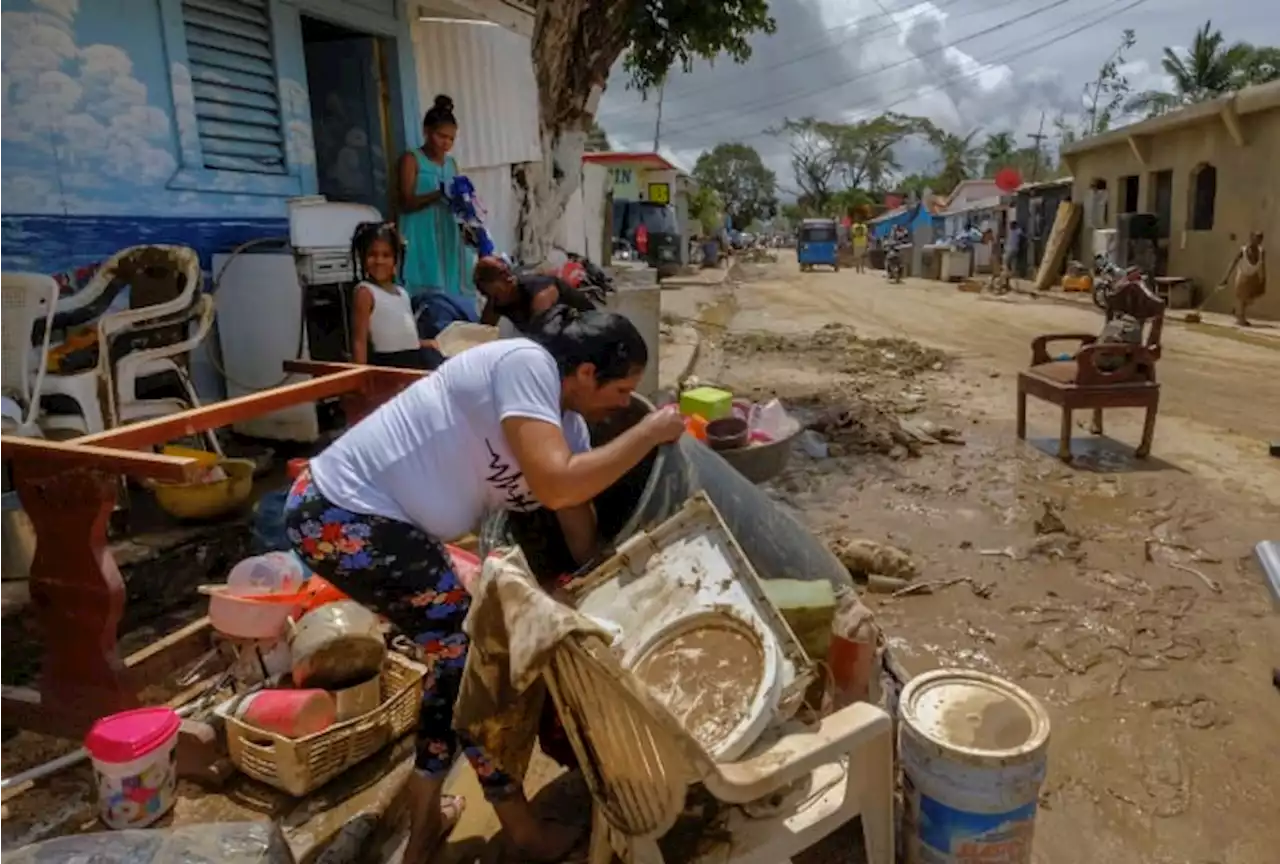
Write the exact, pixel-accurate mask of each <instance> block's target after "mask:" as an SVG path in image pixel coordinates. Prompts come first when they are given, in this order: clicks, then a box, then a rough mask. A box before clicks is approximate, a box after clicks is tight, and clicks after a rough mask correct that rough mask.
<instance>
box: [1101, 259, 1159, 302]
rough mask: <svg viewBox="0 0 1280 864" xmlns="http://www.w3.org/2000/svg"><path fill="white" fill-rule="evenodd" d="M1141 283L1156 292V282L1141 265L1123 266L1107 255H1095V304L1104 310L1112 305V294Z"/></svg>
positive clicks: (1151, 291)
mask: <svg viewBox="0 0 1280 864" xmlns="http://www.w3.org/2000/svg"><path fill="white" fill-rule="evenodd" d="M1135 282H1137V283H1141V284H1142V286H1143V287H1144V288H1145V289H1146V290H1147V291H1148V292H1149V293H1151V294H1154V293H1155V284H1154V283H1153V282H1152V280H1151V274H1149V273H1146V272H1144V271H1143V270H1142V268H1141V267H1128V268H1125V267H1121V266H1119V265H1117V264H1116V263H1114V262H1113V261H1112V260H1111V259H1110V258H1108V257H1107V256H1106V255H1101V254H1099V255H1095V256H1093V305H1094V306H1097V307H1098V308H1099V309H1101V310H1103V311H1104V312H1105V311H1106V310H1107V308H1108V307H1109V306H1110V305H1111V296H1112V295H1113V294H1115V293H1116V292H1117V291H1120V290H1121V289H1123V288H1125V287H1127V286H1129V285H1132V284H1134V283H1135Z"/></svg>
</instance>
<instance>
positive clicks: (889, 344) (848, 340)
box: [722, 324, 947, 378]
mask: <svg viewBox="0 0 1280 864" xmlns="http://www.w3.org/2000/svg"><path fill="white" fill-rule="evenodd" d="M722 347H723V349H724V351H725V353H727V354H739V355H744V356H750V355H752V354H759V353H788V354H802V355H806V358H805V359H807V360H809V361H811V362H815V361H816V362H819V363H821V365H822V366H823V367H824V368H827V369H829V370H830V371H831V372H847V373H852V374H858V373H872V374H877V375H886V374H888V375H896V376H898V377H900V378H910V377H912V376H914V375H917V374H919V373H921V372H926V371H934V372H938V371H942V370H943V369H945V368H946V364H947V355H946V354H944V353H943V352H942V351H939V350H937V349H935V348H926V347H925V346H923V345H921V344H920V343H918V342H912V341H910V340H909V339H898V338H879V339H864V338H862V337H860V336H858V335H857V333H855V332H854V329H853V328H852V327H849V326H847V325H845V324H828V325H826V326H825V327H823V328H821V329H819V330H815V331H812V332H809V333H765V332H730V333H726V334H725V337H724V343H723V346H722Z"/></svg>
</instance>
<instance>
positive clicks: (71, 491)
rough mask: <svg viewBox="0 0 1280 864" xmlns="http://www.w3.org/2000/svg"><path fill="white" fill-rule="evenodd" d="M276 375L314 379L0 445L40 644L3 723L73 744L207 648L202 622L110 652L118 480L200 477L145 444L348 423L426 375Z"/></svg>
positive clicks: (332, 368)
mask: <svg viewBox="0 0 1280 864" xmlns="http://www.w3.org/2000/svg"><path fill="white" fill-rule="evenodd" d="M285 368H286V371H289V372H299V373H303V374H309V375H313V376H317V377H314V378H312V380H309V381H301V382H297V383H294V384H287V385H285V386H282V387H276V388H273V389H270V390H263V391H261V392H259V393H252V394H249V395H247V396H241V397H239V398H236V399H229V400H227V401H224V402H218V403H214V404H212V405H205V406H203V407H200V408H194V409H192V410H189V411H184V412H182V413H179V414H171V415H169V416H167V417H159V418H155V419H151V420H144V421H140V422H138V423H133V424H130V425H128V426H121V427H118V428H115V429H108V430H107V431H105V432H99V433H96V434H93V435H84V436H81V437H79V438H75V439H73V440H71V441H65V442H52V441H43V440H40V439H34V438H16V437H11V436H7V435H6V436H0V457H2V458H3V459H4V460H6V461H9V462H10V463H11V465H12V468H13V482H14V487H15V488H16V490H17V493H18V496H19V498H20V500H21V502H22V507H23V509H24V510H25V511H26V512H27V515H28V516H29V517H30V519H31V523H32V526H33V527H34V528H35V534H36V551H35V557H34V559H33V560H32V563H31V580H30V583H31V601H32V608H33V609H34V612H35V620H36V624H37V625H38V626H39V628H40V631H41V635H42V639H43V642H44V656H43V658H42V662H41V670H40V679H39V690H38V691H36V690H33V689H31V688H25V687H5V688H4V692H3V706H2V710H3V712H4V721H5V724H6V725H13V726H18V727H21V728H28V729H38V730H39V731H41V732H44V733H46V734H53V735H61V736H65V737H73V738H77V737H80V736H82V735H83V734H84V733H85V732H86V731H87V730H88V728H89V727H90V726H91V725H92V724H93V722H94V721H95V720H97V719H98V718H99V717H103V716H105V715H107V714H111V713H113V712H116V711H122V710H125V709H128V708H134V707H137V706H138V705H139V704H140V702H139V697H138V694H139V692H140V691H141V690H142V689H144V688H145V687H147V686H150V685H152V684H155V683H160V682H162V681H164V680H165V679H166V678H167V677H168V676H170V675H171V674H172V673H173V672H174V671H176V670H177V669H180V668H181V667H182V666H184V665H187V664H188V663H190V662H192V661H194V660H196V659H198V658H199V657H200V656H202V655H203V654H204V653H205V652H206V651H207V650H208V649H209V647H210V638H209V636H210V632H209V625H208V619H207V618H206V619H202V620H200V621H197V622H195V623H193V624H191V625H188V626H187V627H184V628H182V629H181V630H178V631H177V632H175V633H171V634H169V635H168V636H166V637H165V638H163V639H161V640H160V641H159V642H157V643H155V644H153V645H151V646H149V647H147V648H145V649H143V650H142V651H139V652H137V653H136V654H133V655H132V656H130V657H127V658H122V657H120V655H119V651H118V650H117V643H116V635H117V634H116V629H117V627H118V626H119V623H120V619H121V616H122V614H123V612H124V605H125V591H124V582H123V580H122V579H121V577H120V571H119V569H117V567H116V562H115V560H114V559H113V558H112V555H111V551H110V548H109V547H108V545H107V520H108V518H109V517H110V515H111V511H112V508H113V507H114V505H115V501H116V491H117V489H118V483H119V480H120V478H121V476H128V477H134V478H139V479H153V480H162V481H170V482H174V481H177V482H183V481H189V480H192V479H194V478H195V477H196V476H197V475H198V473H199V471H200V466H199V465H198V463H197V462H196V460H194V459H189V458H185V457H177V456H164V455H160V454H158V453H155V452H153V450H152V448H153V447H156V446H158V445H162V444H164V443H166V442H168V441H172V440H174V439H177V438H185V437H188V436H191V435H195V434H197V433H200V432H205V431H208V430H211V429H217V428H219V427H222V426H228V425H231V424H233V423H237V422H240V421H242V420H247V419H249V418H252V417H257V416H259V415H262V414H266V413H269V412H271V411H278V410H279V409H281V408H287V407H290V406H292V405H298V404H302V403H305V402H314V401H317V400H320V399H327V398H332V397H338V398H340V399H341V400H342V404H343V409H344V411H345V412H346V416H347V418H348V422H355V420H356V419H358V418H359V417H362V416H364V415H365V414H367V413H368V412H369V411H371V410H372V409H373V408H376V407H377V406H378V405H380V404H381V403H382V402H384V401H386V400H387V399H389V398H391V397H392V396H393V395H395V394H396V393H398V392H399V391H400V390H402V389H404V388H405V387H407V386H408V385H409V384H412V383H413V382H414V381H416V380H418V379H419V378H420V377H421V376H422V375H424V374H426V373H423V372H419V371H416V370H404V369H391V368H382V367H373V366H354V365H350V364H342V363H316V362H311V361H292V362H289V363H286V364H285Z"/></svg>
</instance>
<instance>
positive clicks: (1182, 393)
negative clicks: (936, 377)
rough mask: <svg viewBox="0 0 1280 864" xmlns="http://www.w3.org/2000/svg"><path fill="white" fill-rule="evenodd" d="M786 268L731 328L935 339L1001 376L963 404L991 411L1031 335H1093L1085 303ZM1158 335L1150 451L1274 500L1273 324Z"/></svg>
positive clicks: (1046, 420) (1278, 418)
mask: <svg viewBox="0 0 1280 864" xmlns="http://www.w3.org/2000/svg"><path fill="white" fill-rule="evenodd" d="M788 270H789V267H788V264H787V263H780V264H779V266H778V268H776V270H775V272H776V273H778V275H781V276H782V277H783V278H781V279H766V280H762V281H758V282H752V283H751V284H748V285H744V286H743V287H742V288H740V289H739V290H738V291H737V292H736V293H735V299H736V301H737V314H736V315H735V316H734V319H733V326H734V328H735V329H740V330H752V329H760V330H773V331H782V332H785V331H787V330H808V329H813V328H815V327H820V326H822V325H823V324H825V323H827V322H829V321H840V322H844V323H847V324H850V325H852V326H853V327H855V328H856V329H857V331H858V332H859V333H860V334H864V335H868V336H881V335H890V336H902V337H905V338H908V339H913V340H916V341H919V342H921V343H923V344H926V345H934V346H937V347H939V348H943V349H945V350H947V351H950V352H952V353H954V354H955V355H957V356H958V357H960V358H962V359H964V360H965V361H966V362H965V364H964V367H965V371H966V372H978V373H982V372H984V371H994V372H1000V373H1001V374H1002V375H1003V376H1007V377H1006V378H1005V379H1004V380H1002V381H1000V382H999V383H998V384H996V385H994V386H986V387H982V388H980V389H979V390H978V392H975V393H974V394H973V395H975V396H977V397H979V400H980V402H979V404H977V405H974V406H973V407H975V408H979V409H981V410H982V411H983V412H984V413H988V414H990V415H991V416H992V417H1011V415H1012V406H1013V397H1014V394H1013V380H1012V376H1013V375H1014V374H1015V373H1016V371H1017V370H1018V369H1020V368H1022V367H1024V366H1025V365H1026V363H1027V362H1028V359H1029V357H1030V350H1031V348H1030V345H1031V340H1032V339H1033V338H1035V337H1036V336H1039V335H1041V334H1044V333H1054V332H1057V333H1096V332H1097V331H1098V329H1099V327H1100V318H1099V314H1098V313H1095V312H1094V311H1092V310H1089V309H1077V308H1074V307H1068V306H1064V305H1062V304H1057V303H1051V302H1047V301H1038V300H1035V299H1033V298H1028V297H1024V296H1021V295H1009V296H1007V297H1004V298H996V297H987V296H977V295H972V294H965V293H962V292H959V291H957V290H955V289H954V288H953V287H950V286H943V285H942V284H941V283H938V282H926V281H923V280H914V279H913V280H908V281H907V282H906V283H905V284H903V285H896V286H890V285H888V283H887V282H886V281H885V279H884V274H883V273H879V272H872V273H868V274H865V275H857V274H854V273H851V272H849V271H841V272H839V273H830V272H825V271H818V272H813V273H805V274H799V273H798V272H796V273H791V272H788ZM1165 333H1166V335H1165V339H1164V356H1163V358H1162V359H1161V361H1160V366H1159V376H1160V380H1161V382H1162V384H1163V386H1162V393H1161V400H1162V402H1161V408H1160V419H1159V425H1158V426H1157V427H1156V444H1155V453H1156V454H1157V455H1158V456H1159V458H1161V459H1162V460H1164V461H1166V462H1169V463H1171V464H1173V465H1177V466H1178V467H1179V468H1182V469H1183V470H1187V471H1191V472H1193V473H1195V474H1197V475H1199V476H1202V477H1204V478H1206V479H1209V480H1215V481H1221V482H1222V483H1223V484H1224V485H1225V486H1226V490H1227V491H1228V492H1236V491H1245V490H1247V491H1249V492H1251V493H1252V494H1253V495H1255V496H1257V497H1260V498H1262V499H1264V500H1269V501H1271V502H1272V503H1275V504H1280V468H1277V467H1276V466H1277V464H1280V463H1277V462H1276V460H1275V459H1274V458H1271V457H1269V456H1268V454H1267V450H1266V443H1267V441H1268V440H1274V439H1280V328H1269V329H1267V330H1261V331H1260V334H1274V335H1269V338H1268V336H1262V335H1260V336H1258V337H1252V339H1251V341H1250V342H1242V341H1239V337H1236V336H1235V334H1234V332H1233V331H1221V335H1218V334H1213V333H1206V332H1203V331H1200V330H1195V329H1191V328H1188V327H1185V326H1181V325H1180V324H1178V323H1176V322H1169V324H1168V325H1167V326H1166V330H1165ZM1255 343H1257V344H1255ZM1068 347H1069V346H1068ZM1064 350H1066V349H1064ZM1033 404H1034V403H1033ZM1033 410H1034V409H1033ZM1036 413H1037V414H1038V415H1039V417H1040V421H1041V422H1040V423H1039V424H1037V422H1036V419H1035V415H1033V418H1032V421H1031V423H1032V430H1033V434H1035V430H1036V429H1040V430H1043V434H1044V435H1049V434H1052V433H1053V431H1054V430H1056V428H1057V424H1056V420H1054V419H1053V414H1052V411H1051V410H1049V409H1043V410H1040V411H1038V412H1036ZM1080 419H1081V420H1082V421H1083V419H1084V418H1083V417H1082V418H1080ZM1108 420H1110V415H1108ZM1140 424H1141V416H1140V414H1139V412H1128V411H1120V412H1116V422H1115V424H1114V426H1113V427H1112V434H1113V435H1114V437H1116V438H1119V439H1120V440H1122V441H1126V442H1130V443H1136V441H1137V440H1138V437H1139V433H1140Z"/></svg>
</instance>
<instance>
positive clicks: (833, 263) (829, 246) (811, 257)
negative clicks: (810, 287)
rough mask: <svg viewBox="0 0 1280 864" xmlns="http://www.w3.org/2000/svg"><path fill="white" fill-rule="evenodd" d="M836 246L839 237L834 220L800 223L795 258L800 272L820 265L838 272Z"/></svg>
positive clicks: (838, 264) (807, 220)
mask: <svg viewBox="0 0 1280 864" xmlns="http://www.w3.org/2000/svg"><path fill="white" fill-rule="evenodd" d="M838 246H839V235H838V233H837V230H836V223H835V220H834V219H806V220H804V221H803V222H801V223H800V236H799V237H798V238H797V243H796V257H797V258H798V259H799V260H800V269H801V270H812V269H813V267H814V265H818V264H820V265H822V266H823V267H830V268H831V269H832V270H835V271H836V272H839V270H840V262H839V260H837V258H836V254H837V251H838Z"/></svg>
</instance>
